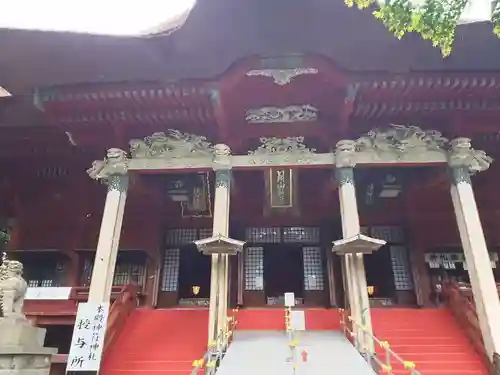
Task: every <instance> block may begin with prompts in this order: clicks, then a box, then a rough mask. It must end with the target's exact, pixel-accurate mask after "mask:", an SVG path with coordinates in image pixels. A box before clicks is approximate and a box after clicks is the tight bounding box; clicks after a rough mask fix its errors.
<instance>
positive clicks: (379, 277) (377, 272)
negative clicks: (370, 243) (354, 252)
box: [364, 245, 395, 300]
mask: <svg viewBox="0 0 500 375" xmlns="http://www.w3.org/2000/svg"><path fill="white" fill-rule="evenodd" d="M364 259H365V270H366V285H367V286H368V287H370V286H372V287H373V293H372V294H371V296H370V297H371V298H378V299H387V300H392V299H393V298H394V296H395V286H394V275H393V272H392V262H391V253H390V247H389V246H387V245H386V246H383V247H382V248H380V249H379V250H377V251H376V252H374V253H373V254H368V255H365V257H364Z"/></svg>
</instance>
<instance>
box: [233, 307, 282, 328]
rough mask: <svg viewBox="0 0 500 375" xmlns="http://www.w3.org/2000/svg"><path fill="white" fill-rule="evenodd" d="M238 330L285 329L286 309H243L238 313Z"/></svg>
mask: <svg viewBox="0 0 500 375" xmlns="http://www.w3.org/2000/svg"><path fill="white" fill-rule="evenodd" d="M236 319H237V321H238V325H237V326H236V329H237V330H245V331H283V330H284V329H285V311H284V309H278V308H269V309H242V310H239V311H238V315H237V318H236Z"/></svg>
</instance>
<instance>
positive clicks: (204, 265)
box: [179, 245, 211, 299]
mask: <svg viewBox="0 0 500 375" xmlns="http://www.w3.org/2000/svg"><path fill="white" fill-rule="evenodd" d="M210 273H211V257H210V256H208V255H203V254H201V253H200V252H199V251H198V249H197V248H196V246H195V245H188V246H185V247H183V248H181V250H180V268H179V299H190V298H192V299H202V298H210ZM198 288H199V289H198Z"/></svg>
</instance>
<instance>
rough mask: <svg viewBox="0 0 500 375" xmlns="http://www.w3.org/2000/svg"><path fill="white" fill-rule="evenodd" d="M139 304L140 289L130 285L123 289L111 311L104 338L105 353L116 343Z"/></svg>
mask: <svg viewBox="0 0 500 375" xmlns="http://www.w3.org/2000/svg"><path fill="white" fill-rule="evenodd" d="M138 304H139V287H138V286H137V285H133V284H129V285H125V286H123V287H121V290H120V292H119V295H118V296H117V297H116V298H115V301H114V302H113V304H112V305H111V307H110V309H109V315H108V326H107V328H106V336H105V338H104V352H106V349H107V348H108V347H109V346H110V345H111V344H112V343H113V342H114V340H115V339H116V337H117V336H118V334H119V333H120V332H121V331H122V329H123V327H124V326H125V322H126V320H127V318H128V317H129V316H130V314H131V313H132V312H133V311H134V310H135V309H136V307H137V306H138Z"/></svg>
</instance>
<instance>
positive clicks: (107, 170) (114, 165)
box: [87, 148, 128, 180]
mask: <svg viewBox="0 0 500 375" xmlns="http://www.w3.org/2000/svg"><path fill="white" fill-rule="evenodd" d="M127 169H128V164H127V153H126V152H125V151H123V150H120V149H119V148H110V149H109V150H108V151H107V153H106V158H105V159H104V160H96V161H94V162H93V163H92V167H91V168H89V169H87V173H88V175H89V176H90V178H92V179H94V180H97V179H100V178H108V177H109V176H113V175H124V174H126V173H127Z"/></svg>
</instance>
